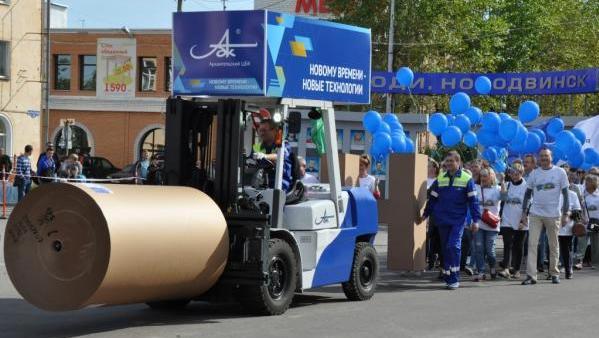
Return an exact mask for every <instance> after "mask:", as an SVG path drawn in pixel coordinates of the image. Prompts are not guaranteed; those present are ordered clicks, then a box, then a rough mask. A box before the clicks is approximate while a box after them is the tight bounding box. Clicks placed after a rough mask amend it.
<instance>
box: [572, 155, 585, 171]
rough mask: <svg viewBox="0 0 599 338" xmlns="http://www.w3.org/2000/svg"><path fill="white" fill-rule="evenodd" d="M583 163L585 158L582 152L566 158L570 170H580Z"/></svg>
mask: <svg viewBox="0 0 599 338" xmlns="http://www.w3.org/2000/svg"><path fill="white" fill-rule="evenodd" d="M584 161H585V156H584V153H583V152H582V151H579V152H577V153H574V154H572V155H570V156H568V164H569V165H570V167H572V168H580V166H581V165H582V164H583V163H584Z"/></svg>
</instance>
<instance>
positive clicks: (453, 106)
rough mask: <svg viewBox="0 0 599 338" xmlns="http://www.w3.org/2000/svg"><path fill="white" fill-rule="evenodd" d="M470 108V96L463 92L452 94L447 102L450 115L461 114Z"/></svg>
mask: <svg viewBox="0 0 599 338" xmlns="http://www.w3.org/2000/svg"><path fill="white" fill-rule="evenodd" d="M468 108H470V96H468V94H466V93H464V92H458V93H455V94H453V96H452V97H451V99H450V100H449V110H450V111H451V113H452V114H454V115H458V114H463V113H464V112H466V110H468Z"/></svg>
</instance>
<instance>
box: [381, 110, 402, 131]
mask: <svg viewBox="0 0 599 338" xmlns="http://www.w3.org/2000/svg"><path fill="white" fill-rule="evenodd" d="M383 121H385V122H386V123H387V124H388V125H389V127H390V128H391V130H397V129H400V128H401V123H400V122H399V119H398V118H397V115H395V114H393V113H386V114H385V115H383ZM402 130H403V128H402Z"/></svg>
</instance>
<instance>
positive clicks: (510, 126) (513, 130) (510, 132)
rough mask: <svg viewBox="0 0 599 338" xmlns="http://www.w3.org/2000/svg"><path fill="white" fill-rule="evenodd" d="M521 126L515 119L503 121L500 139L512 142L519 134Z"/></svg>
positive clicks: (500, 126) (500, 128) (500, 127)
mask: <svg viewBox="0 0 599 338" xmlns="http://www.w3.org/2000/svg"><path fill="white" fill-rule="evenodd" d="M518 130H519V125H518V121H516V120H514V119H509V120H503V121H501V124H500V125H499V137H501V138H502V139H503V140H505V141H508V142H510V141H511V140H513V139H514V137H516V134H518Z"/></svg>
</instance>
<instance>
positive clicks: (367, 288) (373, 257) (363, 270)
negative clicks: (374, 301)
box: [341, 243, 379, 300]
mask: <svg viewBox="0 0 599 338" xmlns="http://www.w3.org/2000/svg"><path fill="white" fill-rule="evenodd" d="M378 277H379V260H378V256H377V254H376V250H375V249H374V247H373V246H372V244H370V243H358V244H356V250H355V252H354V264H353V265H352V270H351V275H350V279H349V281H347V282H345V283H343V284H341V285H342V287H343V292H344V293H345V296H346V297H347V298H348V299H349V300H368V299H370V298H372V296H373V295H374V291H375V289H376V283H377V281H378Z"/></svg>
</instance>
